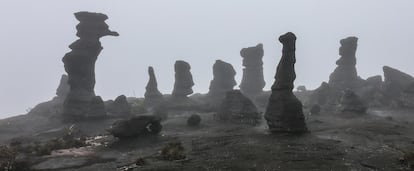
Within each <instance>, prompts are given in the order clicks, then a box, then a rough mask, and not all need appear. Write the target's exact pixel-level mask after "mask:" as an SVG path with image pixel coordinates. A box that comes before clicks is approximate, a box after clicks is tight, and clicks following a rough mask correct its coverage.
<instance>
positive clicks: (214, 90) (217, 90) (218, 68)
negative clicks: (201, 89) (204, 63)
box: [208, 60, 237, 98]
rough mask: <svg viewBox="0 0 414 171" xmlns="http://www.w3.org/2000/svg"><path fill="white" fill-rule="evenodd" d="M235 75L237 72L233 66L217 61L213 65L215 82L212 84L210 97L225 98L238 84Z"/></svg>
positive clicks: (212, 81)
mask: <svg viewBox="0 0 414 171" xmlns="http://www.w3.org/2000/svg"><path fill="white" fill-rule="evenodd" d="M235 75H236V71H235V70H234V68H233V66H232V65H231V64H229V63H227V62H224V61H222V60H216V63H214V65H213V80H211V82H210V88H209V92H208V95H209V96H211V97H217V98H224V96H225V95H226V92H228V91H231V90H233V87H234V86H236V84H237V83H236V80H235V79H234V76H235Z"/></svg>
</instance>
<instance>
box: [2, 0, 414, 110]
mask: <svg viewBox="0 0 414 171" xmlns="http://www.w3.org/2000/svg"><path fill="white" fill-rule="evenodd" d="M413 7H414V1H412V0H399V1H390V0H381V1H380V0H364V1H361V0H343V1H332V0H312V1H310V0H301V1H299V0H295V1H275V0H261V1H257V0H249V1H248V0H226V1H223V0H209V1H202V2H201V1H194V0H165V1H137V0H124V1H103V0H87V1H85V0H59V1H56V0H36V1H27V0H2V1H1V2H0V21H1V27H0V33H1V37H0V80H1V83H0V97H1V98H0V117H6V116H12V115H16V114H23V113H26V110H27V109H29V108H31V107H34V106H35V105H36V104H38V103H40V102H43V101H47V100H50V99H52V98H53V96H55V91H56V88H57V86H58V83H59V79H60V76H61V75H62V74H64V73H65V71H64V68H63V63H62V61H61V59H62V57H63V56H64V55H65V53H67V52H69V51H70V49H69V48H68V46H69V45H70V44H71V43H72V42H73V41H75V40H76V39H77V37H76V36H75V32H76V30H75V26H76V24H78V21H77V20H76V19H75V18H74V16H73V13H75V12H78V11H91V12H101V13H105V14H107V15H108V16H109V19H108V20H107V23H108V25H109V26H110V29H111V30H114V31H117V32H119V33H120V37H105V38H103V39H102V40H101V41H102V46H103V47H104V50H103V51H102V53H101V54H100V56H99V57H98V61H97V63H96V86H95V91H96V94H97V95H100V96H102V97H103V98H104V99H114V98H115V97H116V96H118V95H121V94H125V95H126V96H136V97H142V96H143V94H144V92H145V85H146V83H147V80H148V76H147V67H148V66H153V67H154V68H155V73H156V76H157V77H158V85H159V89H160V91H161V92H162V93H171V91H172V88H173V84H174V70H173V65H174V62H175V60H178V59H181V60H185V61H187V62H189V63H190V64H191V66H192V69H191V71H192V74H193V77H194V82H195V86H194V88H193V89H194V91H195V92H199V93H205V92H207V91H208V87H209V83H210V80H211V79H212V65H213V63H214V62H215V60H217V59H222V60H224V61H226V62H230V63H232V64H233V66H234V67H235V69H236V71H237V75H236V78H237V81H238V83H240V81H241V76H242V66H241V62H242V60H241V57H240V54H239V51H240V49H241V48H244V47H249V46H255V45H256V44H258V43H263V44H264V50H265V56H264V58H263V61H264V75H265V80H266V87H265V89H269V87H270V86H271V84H272V83H273V81H274V79H273V76H274V74H275V71H276V65H277V62H278V61H279V59H280V56H281V44H280V43H279V42H278V41H277V37H278V36H279V35H281V34H283V33H285V32H288V31H291V32H294V33H295V34H296V35H297V37H298V39H297V64H296V72H297V80H296V82H295V84H296V85H305V86H306V87H307V88H308V89H314V88H316V87H318V86H319V85H320V83H321V82H322V81H327V80H328V78H329V74H330V73H331V72H332V71H333V70H334V68H335V67H336V65H335V61H336V60H337V59H338V58H339V55H338V48H339V40H340V39H342V38H345V37H347V36H357V37H359V41H358V51H357V60H358V64H357V69H358V74H359V75H360V76H361V77H363V78H367V77H369V76H373V75H379V74H382V66H383V65H389V66H392V67H395V68H398V69H400V70H401V71H404V72H406V73H409V74H414V68H413V67H412V65H413V64H414V63H413V61H414V59H413V57H414V56H413V54H414V44H413V43H412V40H413V39H414V24H413V22H414V10H412V9H413Z"/></svg>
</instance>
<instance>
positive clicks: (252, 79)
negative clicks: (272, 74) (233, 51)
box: [240, 44, 266, 100]
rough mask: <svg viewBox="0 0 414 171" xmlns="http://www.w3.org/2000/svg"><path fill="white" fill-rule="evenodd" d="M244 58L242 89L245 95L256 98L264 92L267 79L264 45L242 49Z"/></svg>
mask: <svg viewBox="0 0 414 171" xmlns="http://www.w3.org/2000/svg"><path fill="white" fill-rule="evenodd" d="M240 55H241V57H242V58H243V66H244V67H245V68H244V69H243V78H242V81H241V84H240V90H241V91H242V93H243V94H244V95H246V96H247V97H249V98H250V99H252V100H254V99H255V98H256V96H257V95H258V94H260V93H262V92H263V88H264V86H265V84H266V83H265V81H264V78H263V61H262V58H263V55H264V52H263V45H262V44H258V45H257V46H255V47H249V48H243V49H242V50H241V51H240Z"/></svg>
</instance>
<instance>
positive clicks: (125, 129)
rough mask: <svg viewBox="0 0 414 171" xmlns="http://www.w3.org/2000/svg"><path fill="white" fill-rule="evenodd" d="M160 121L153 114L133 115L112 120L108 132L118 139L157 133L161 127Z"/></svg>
mask: <svg viewBox="0 0 414 171" xmlns="http://www.w3.org/2000/svg"><path fill="white" fill-rule="evenodd" d="M160 122H161V119H160V118H158V117H155V116H135V117H132V118H130V119H126V120H120V121H116V122H114V123H113V124H112V125H111V127H110V128H109V129H108V132H110V133H111V134H112V135H113V136H114V137H117V138H120V139H127V138H134V137H138V136H145V135H157V134H159V133H160V132H161V129H162V125H161V123H160Z"/></svg>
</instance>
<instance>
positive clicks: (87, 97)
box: [62, 12, 118, 120]
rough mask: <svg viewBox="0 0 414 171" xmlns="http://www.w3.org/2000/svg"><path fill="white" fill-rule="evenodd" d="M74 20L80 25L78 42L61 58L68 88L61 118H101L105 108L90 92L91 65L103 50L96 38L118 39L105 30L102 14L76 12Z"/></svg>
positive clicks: (91, 83) (106, 27) (92, 65)
mask: <svg viewBox="0 0 414 171" xmlns="http://www.w3.org/2000/svg"><path fill="white" fill-rule="evenodd" d="M75 17H76V19H77V20H79V22H80V23H79V24H78V25H77V26H76V29H77V34H76V35H77V36H78V37H79V39H78V40H76V41H75V42H74V43H72V44H71V45H70V46H69V48H70V49H72V51H71V52H69V53H67V54H66V55H65V56H64V57H63V59H62V61H63V63H64V66H65V71H66V72H67V73H68V83H69V85H70V91H69V93H68V95H67V97H66V99H65V102H64V107H63V108H64V109H63V117H64V119H65V120H82V119H88V118H97V117H103V116H105V115H106V111H105V105H104V103H103V101H102V99H101V97H99V96H96V95H95V92H94V87H95V62H96V60H97V58H98V55H99V53H100V52H101V50H102V49H103V48H102V46H101V42H100V41H99V39H100V38H101V37H103V36H118V33H117V32H113V31H110V30H109V29H108V25H107V24H106V23H105V20H107V19H108V17H107V16H106V15H105V14H101V13H90V12H78V13H75Z"/></svg>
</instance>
